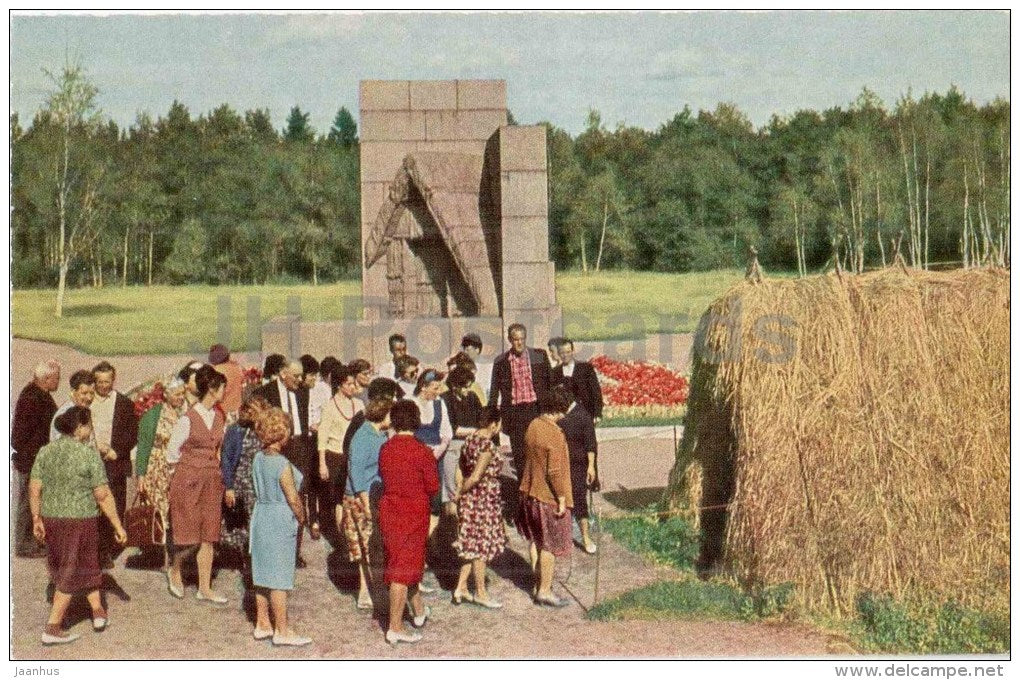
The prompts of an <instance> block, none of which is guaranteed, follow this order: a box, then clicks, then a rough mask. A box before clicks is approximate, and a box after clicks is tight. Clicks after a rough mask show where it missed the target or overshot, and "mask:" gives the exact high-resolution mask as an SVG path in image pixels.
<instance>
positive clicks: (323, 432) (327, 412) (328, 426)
mask: <svg viewBox="0 0 1020 680" xmlns="http://www.w3.org/2000/svg"><path fill="white" fill-rule="evenodd" d="M337 418H339V414H338V413H337V410H336V409H335V408H333V407H332V406H331V405H330V404H329V402H327V403H326V404H325V405H324V406H323V407H322V409H321V410H320V416H319V429H318V436H317V437H316V442H317V446H318V449H319V479H321V480H322V481H324V482H325V481H327V480H329V466H328V465H326V444H327V443H328V442H329V440H330V439H331V438H332V436H333V431H334V429H335V428H336V426H337Z"/></svg>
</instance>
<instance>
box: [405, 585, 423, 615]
mask: <svg viewBox="0 0 1020 680" xmlns="http://www.w3.org/2000/svg"><path fill="white" fill-rule="evenodd" d="M408 592H410V589H408ZM410 601H411V613H412V614H413V615H414V616H421V615H423V614H424V613H425V600H423V599H422V597H421V590H420V589H419V588H417V587H415V589H414V594H413V595H411V597H410Z"/></svg>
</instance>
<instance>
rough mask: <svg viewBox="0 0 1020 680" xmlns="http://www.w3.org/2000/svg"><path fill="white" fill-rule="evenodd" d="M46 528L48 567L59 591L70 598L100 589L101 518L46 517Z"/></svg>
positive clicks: (101, 575)
mask: <svg viewBox="0 0 1020 680" xmlns="http://www.w3.org/2000/svg"><path fill="white" fill-rule="evenodd" d="M42 521H43V526H44V527H46V548H47V553H46V563H47V564H46V566H47V567H49V572H50V581H52V582H53V585H55V586H56V588H57V590H58V591H60V592H62V593H67V594H70V595H73V594H76V593H88V592H91V591H93V590H98V589H99V588H100V587H101V586H102V585H103V572H102V570H100V568H99V518H98V517H88V518H85V519H68V518H64V517H43V518H42Z"/></svg>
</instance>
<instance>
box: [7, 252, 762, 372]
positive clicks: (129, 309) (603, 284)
mask: <svg viewBox="0 0 1020 680" xmlns="http://www.w3.org/2000/svg"><path fill="white" fill-rule="evenodd" d="M741 276H742V272H740V271H737V270H724V271H715V272H703V273H693V274H655V273H647V272H602V273H599V274H592V275H587V276H585V275H582V274H579V273H577V272H567V273H561V274H558V275H557V277H556V289H557V295H558V299H559V303H560V304H561V305H562V306H563V313H564V325H565V331H566V333H567V334H568V335H570V336H571V337H573V338H575V339H578V340H603V339H618V338H630V337H640V336H643V335H644V334H646V333H659V332H675V333H679V332H688V331H692V330H693V329H694V327H695V325H696V324H697V320H698V317H699V316H700V315H701V312H702V311H703V310H704V309H705V308H706V307H707V306H708V304H709V303H710V302H711V301H712V299H714V298H715V297H717V296H718V295H720V294H721V293H723V292H724V291H725V290H726V289H727V288H729V287H730V286H731V285H733V284H734V283H736V282H737V281H739V280H740V278H741ZM360 294H361V283H360V281H342V282H339V283H333V284H329V285H321V286H311V285H298V286H285V285H278V286H198V285H195V286H153V287H151V288H146V287H141V286H136V287H128V288H120V287H109V288H102V289H94V288H82V289H75V290H69V291H68V292H67V296H66V300H65V305H64V317H63V318H62V319H57V318H55V317H54V316H53V305H54V300H55V299H56V293H55V291H53V290H16V291H14V293H13V299H12V310H11V311H12V326H13V334H14V335H15V336H16V337H19V338H30V339H34V340H45V341H48V342H56V343H60V344H65V345H70V346H72V347H75V348H78V349H80V350H82V351H84V352H88V353H90V354H94V355H103V356H113V355H118V354H185V353H195V352H198V353H202V352H204V351H208V348H209V345H211V344H212V343H214V342H216V341H217V337H218V335H219V334H218V325H219V323H220V317H221V312H220V308H221V307H223V312H222V318H223V320H224V323H226V320H227V319H228V318H229V327H230V344H231V346H232V348H234V349H235V350H243V349H247V350H254V349H258V347H259V343H260V339H259V338H260V330H259V329H260V327H261V324H262V323H264V322H265V321H266V320H268V319H269V318H270V317H273V316H278V315H280V314H284V313H286V312H287V310H288V304H290V305H295V304H296V305H299V306H300V311H301V316H302V318H304V319H306V320H310V321H325V320H329V319H338V318H341V317H343V316H344V310H345V309H346V310H348V313H349V314H348V315H350V313H352V312H351V310H357V309H358V308H359V306H360V305H359V299H358V298H359V296H360ZM250 298H255V299H257V300H258V311H257V317H253V320H254V319H255V318H257V319H258V321H257V322H253V323H249V322H248V314H249V310H248V306H249V304H250V302H249V299H250ZM291 298H293V300H292V301H291V302H290V303H288V299H291ZM345 299H346V300H347V302H346V304H345V302H344V300H345ZM227 301H229V315H228V313H227V310H226V306H227V304H228V303H227Z"/></svg>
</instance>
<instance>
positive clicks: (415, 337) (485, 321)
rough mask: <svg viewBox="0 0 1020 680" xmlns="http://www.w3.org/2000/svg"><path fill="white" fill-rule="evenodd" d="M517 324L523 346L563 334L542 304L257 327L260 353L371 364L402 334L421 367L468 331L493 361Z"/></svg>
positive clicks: (386, 355)
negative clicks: (523, 333) (490, 312)
mask: <svg viewBox="0 0 1020 680" xmlns="http://www.w3.org/2000/svg"><path fill="white" fill-rule="evenodd" d="M513 323H522V324H524V325H525V326H526V327H527V329H528V345H530V346H532V347H541V348H545V346H546V343H547V342H548V341H549V338H551V337H554V336H557V335H562V334H563V311H562V309H561V308H560V306H559V305H553V306H551V307H547V308H544V309H521V310H509V311H508V314H507V315H505V316H503V317H498V316H482V317H455V318H430V317H421V318H416V319H380V320H378V321H349V320H348V321H302V320H301V317H300V316H298V315H293V314H292V315H285V316H278V317H274V318H272V319H270V320H269V321H268V322H267V323H266V324H264V325H263V326H262V356H263V357H265V356H266V355H269V354H274V353H275V354H283V355H284V356H287V357H293V358H297V357H300V356H301V355H302V354H311V355H312V356H313V357H315V358H316V359H319V360H321V359H322V358H323V357H326V356H334V357H336V358H337V359H339V360H340V361H341V362H343V363H348V362H350V361H352V360H354V359H368V360H369V361H371V362H372V365H373V366H378V365H379V364H381V363H384V362H386V361H389V360H390V352H389V347H388V339H389V337H390V336H391V335H393V334H395V333H399V334H401V335H403V336H404V337H406V338H407V351H408V353H409V354H411V355H412V356H414V357H416V358H417V359H418V360H419V361H421V362H422V364H423V365H425V366H434V367H439V368H443V367H445V365H446V360H447V359H449V358H450V357H451V356H453V355H454V354H456V353H457V352H458V351H460V341H461V338H463V337H464V336H465V335H466V334H468V333H476V334H477V335H478V336H479V337H480V338H481V339H482V345H483V348H482V357H483V358H485V359H487V360H488V361H492V360H493V359H495V358H496V356H497V355H499V354H500V353H502V352H503V351H505V350H506V349H507V347H508V344H507V340H506V329H507V327H508V326H509V325H510V324H513Z"/></svg>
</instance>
